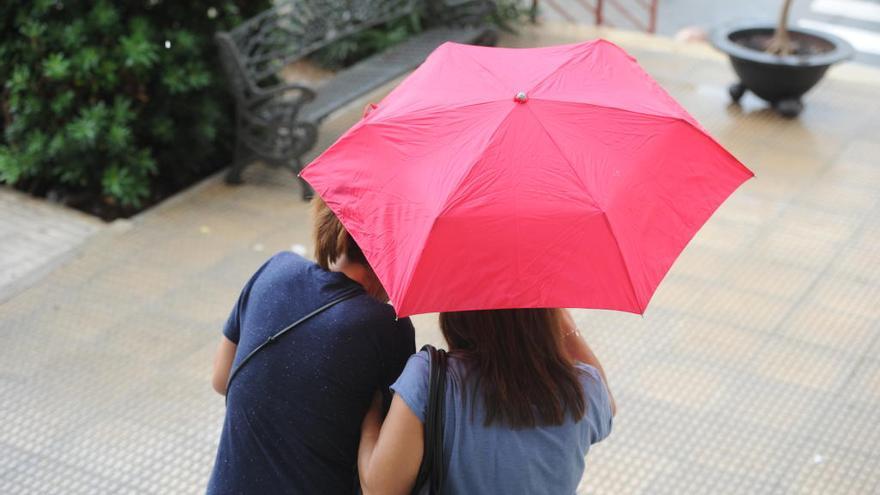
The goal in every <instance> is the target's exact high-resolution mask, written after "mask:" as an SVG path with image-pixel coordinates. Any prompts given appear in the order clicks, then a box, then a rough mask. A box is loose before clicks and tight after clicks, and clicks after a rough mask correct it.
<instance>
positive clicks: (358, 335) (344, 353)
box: [207, 198, 415, 495]
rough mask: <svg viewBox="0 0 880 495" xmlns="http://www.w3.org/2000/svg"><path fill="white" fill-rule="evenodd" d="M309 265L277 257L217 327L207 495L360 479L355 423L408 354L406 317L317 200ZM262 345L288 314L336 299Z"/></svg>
mask: <svg viewBox="0 0 880 495" xmlns="http://www.w3.org/2000/svg"><path fill="white" fill-rule="evenodd" d="M313 204H314V222H315V226H314V233H313V234H314V242H315V247H314V251H315V257H316V259H317V264H316V263H313V262H311V261H308V260H306V259H304V258H302V257H301V256H299V255H297V254H294V253H292V252H283V253H279V254H276V255H275V256H273V257H272V258H271V259H270V260H269V261H267V262H266V263H265V264H264V265H263V266H262V267H261V268H260V269H259V270H257V272H256V273H255V274H254V275H253V276H252V277H251V279H250V280H249V281H248V282H247V284H245V286H244V289H243V290H242V291H241V295H240V296H239V298H238V302H237V303H236V304H235V306H234V307H233V309H232V312H231V314H230V315H229V319H228V321H227V322H226V325H225V326H224V328H223V337H222V338H221V343H220V347H219V349H218V351H217V355H216V358H215V361H214V374H213V386H214V389H215V390H217V392H219V393H221V394H224V395H226V417H225V420H224V422H223V432H222V434H221V437H220V445H219V447H218V449H217V457H216V460H215V463H214V469H213V472H212V474H211V478H210V481H209V483H208V488H207V493H208V494H212V495H213V494H226V493H230V494H231V493H235V494H249V493H253V494H266V493H304V494H312V493H314V494H319V493H320V494H325V493H326V494H335V493H339V494H350V493H353V492H354V490H355V489H356V487H357V474H356V461H357V448H358V442H359V440H360V426H361V421H362V419H363V417H364V415H365V414H366V412H367V410H368V409H369V407H370V404H371V400H372V398H373V394H374V392H375V391H376V390H377V389H378V390H380V391H383V392H384V394H385V396H386V402H390V391H389V389H388V387H389V385H391V383H393V382H394V380H396V379H397V377H398V376H399V375H400V373H401V371H402V370H403V367H404V365H405V364H406V361H407V358H409V356H410V355H412V354H413V352H415V336H414V330H413V326H412V323H411V322H410V320H409V319H408V318H401V319H397V318H396V317H395V312H394V309H393V308H392V307H391V306H390V305H388V304H387V300H388V296H387V295H386V294H385V291H384V289H383V288H382V285H381V284H380V283H379V280H378V279H377V278H376V275H375V274H374V273H373V270H372V268H371V267H370V265H369V263H367V260H366V258H365V257H364V255H363V253H362V252H361V250H360V248H359V247H358V245H357V243H356V242H355V241H354V239H353V238H352V237H351V235H350V234H349V233H348V232H347V231H346V230H345V228H344V227H343V225H342V223H341V222H340V221H339V219H338V218H337V217H336V215H335V214H334V213H333V211H331V210H330V208H329V207H327V205H326V204H325V203H324V202H323V201H321V200H320V199H319V198H316V199H315V200H314V201H313ZM341 296H350V298H348V299H345V300H343V301H342V302H339V303H338V304H335V305H334V306H332V307H329V308H327V309H326V310H324V311H322V312H320V313H318V314H316V315H314V316H313V317H311V318H309V319H307V320H305V321H303V322H302V323H301V324H300V325H298V326H297V327H295V328H294V329H293V330H292V331H291V332H290V333H287V334H285V335H284V336H282V337H279V338H278V339H277V340H276V341H275V342H274V343H273V344H272V345H269V346H266V347H265V348H263V349H261V350H260V351H258V352H257V353H256V354H254V356H253V357H252V358H251V359H249V360H248V361H247V363H246V365H245V366H243V367H242V368H241V369H240V371H239V372H238V373H237V374H236V375H235V378H234V380H233V381H232V382H231V383H230V384H229V388H228V389H227V383H228V380H229V376H230V372H231V371H232V370H234V369H235V368H236V367H237V366H238V365H239V364H240V363H241V362H242V361H243V360H245V358H246V356H248V355H249V354H250V353H251V352H252V351H253V350H254V349H256V348H257V347H258V346H259V345H261V344H263V343H264V342H266V341H267V339H269V337H270V336H272V335H274V334H276V333H277V332H279V331H280V330H281V329H283V328H285V327H287V326H288V325H290V324H291V323H293V322H295V321H297V320H299V319H301V318H302V317H304V316H306V315H308V314H309V313H311V312H313V311H314V310H316V309H318V308H321V307H322V306H324V305H326V304H328V303H329V302H332V301H334V300H336V299H339V298H340V297H341Z"/></svg>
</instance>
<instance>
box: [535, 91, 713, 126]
mask: <svg viewBox="0 0 880 495" xmlns="http://www.w3.org/2000/svg"><path fill="white" fill-rule="evenodd" d="M531 100H533V101H547V102H551V103H559V104H562V105H585V106H588V107H594V108H605V109H608V110H617V111H619V112H626V113H631V114H633V115H643V116H645V117H651V118H655V119H657V118H659V119H669V120H680V121H682V122H685V123H687V124H690V125H691V127H693V128H695V129H697V130H698V131H700V132H702V133H703V134H706V132H705V131H702V130H700V128H699V127H697V126H695V125H693V124H692V123H691V122H690V121H688V120H687V119H686V118H684V117H679V116H678V115H659V114H656V113H647V112H640V111H638V110H630V109H628V108H621V107H617V106H611V105H600V104H598V103H590V102H586V101H565V100H554V99H552V98H531ZM691 118H693V117H691Z"/></svg>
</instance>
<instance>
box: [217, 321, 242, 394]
mask: <svg viewBox="0 0 880 495" xmlns="http://www.w3.org/2000/svg"><path fill="white" fill-rule="evenodd" d="M237 348H238V346H237V345H236V344H235V342H233V341H231V340H229V339H228V338H226V336H225V335H224V336H223V337H221V338H220V345H219V346H218V347H217V354H215V355H214V373H213V375H212V376H211V385H212V386H213V387H214V390H216V391H217V393H218V394H220V395H226V382H227V381H228V380H229V372H230V370H231V368H232V361H233V360H234V359H235V350H236V349H237Z"/></svg>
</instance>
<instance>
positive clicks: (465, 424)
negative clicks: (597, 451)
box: [391, 351, 611, 495]
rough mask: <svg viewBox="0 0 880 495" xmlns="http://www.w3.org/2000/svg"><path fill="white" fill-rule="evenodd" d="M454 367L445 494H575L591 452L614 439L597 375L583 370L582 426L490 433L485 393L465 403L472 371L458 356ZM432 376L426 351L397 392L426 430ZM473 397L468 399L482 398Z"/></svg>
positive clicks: (585, 367) (397, 385)
mask: <svg viewBox="0 0 880 495" xmlns="http://www.w3.org/2000/svg"><path fill="white" fill-rule="evenodd" d="M448 362H449V369H448V372H447V375H446V377H447V379H446V408H445V421H446V423H445V437H444V439H443V457H444V462H445V463H446V473H447V474H446V481H445V483H444V486H443V491H442V493H443V494H455V495H460V494H471V493H473V494H486V493H504V494H505V495H511V494H518V493H522V494H529V495H537V494H543V493H546V494H552V495H565V494H574V493H575V491H576V490H577V486H578V483H579V482H580V480H581V476H582V475H583V472H584V464H585V456H586V454H587V451H589V450H590V445H592V444H594V443H596V442H599V441H601V440H603V439H604V438H605V437H607V436H608V434H609V433H611V404H610V400H609V398H608V390H607V389H606V388H605V383H604V382H603V381H602V379H601V377H600V376H599V372H598V371H597V370H596V368H594V367H592V366H588V365H586V364H580V363H579V364H578V365H577V367H578V369H579V370H580V371H582V373H581V384H582V385H583V387H584V397H585V398H586V402H587V412H586V414H585V415H584V417H583V418H581V420H580V421H577V422H575V421H573V420H572V419H571V418H570V417H569V419H568V420H567V421H566V422H565V424H562V425H560V426H539V427H536V428H530V429H521V430H511V429H509V428H505V427H503V426H501V425H499V424H492V425H491V426H489V427H486V426H483V418H484V415H483V411H484V409H483V404H482V400H481V399H480V396H479V394H477V395H476V397H477V399H476V400H463V399H464V397H463V396H462V393H463V390H464V387H463V386H464V378H465V372H466V370H467V368H466V364H465V363H464V362H463V361H462V360H461V359H457V358H455V357H453V356H450V358H449V361H448ZM429 374H430V364H429V358H428V354H427V353H426V352H424V351H423V352H419V353H417V354H414V355H413V356H412V357H410V358H409V361H407V363H406V368H404V370H403V373H402V374H401V375H400V378H398V379H397V381H396V382H395V383H394V384H393V385H392V386H391V389H392V390H394V392H395V393H396V394H398V395H399V396H400V397H401V398H402V399H403V400H404V402H406V404H407V405H408V406H409V408H410V409H411V410H412V411H413V412H414V413H415V414H416V416H418V417H419V419H420V420H421V421H422V423H424V422H425V411H426V409H427V405H428V379H429ZM469 395H470V397H468V399H470V398H471V397H474V395H473V394H469ZM473 408H476V409H475V410H473V411H472V409H473ZM472 412H474V413H476V414H475V415H472ZM472 418H475V419H472Z"/></svg>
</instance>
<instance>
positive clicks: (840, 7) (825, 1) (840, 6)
mask: <svg viewBox="0 0 880 495" xmlns="http://www.w3.org/2000/svg"><path fill="white" fill-rule="evenodd" d="M810 10H811V11H813V12H816V13H819V14H825V15H830V16H840V17H847V18H850V19H855V20H859V21H871V22H880V4H878V3H876V2H865V1H864V0H815V1H814V2H813V3H812V5H810Z"/></svg>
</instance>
